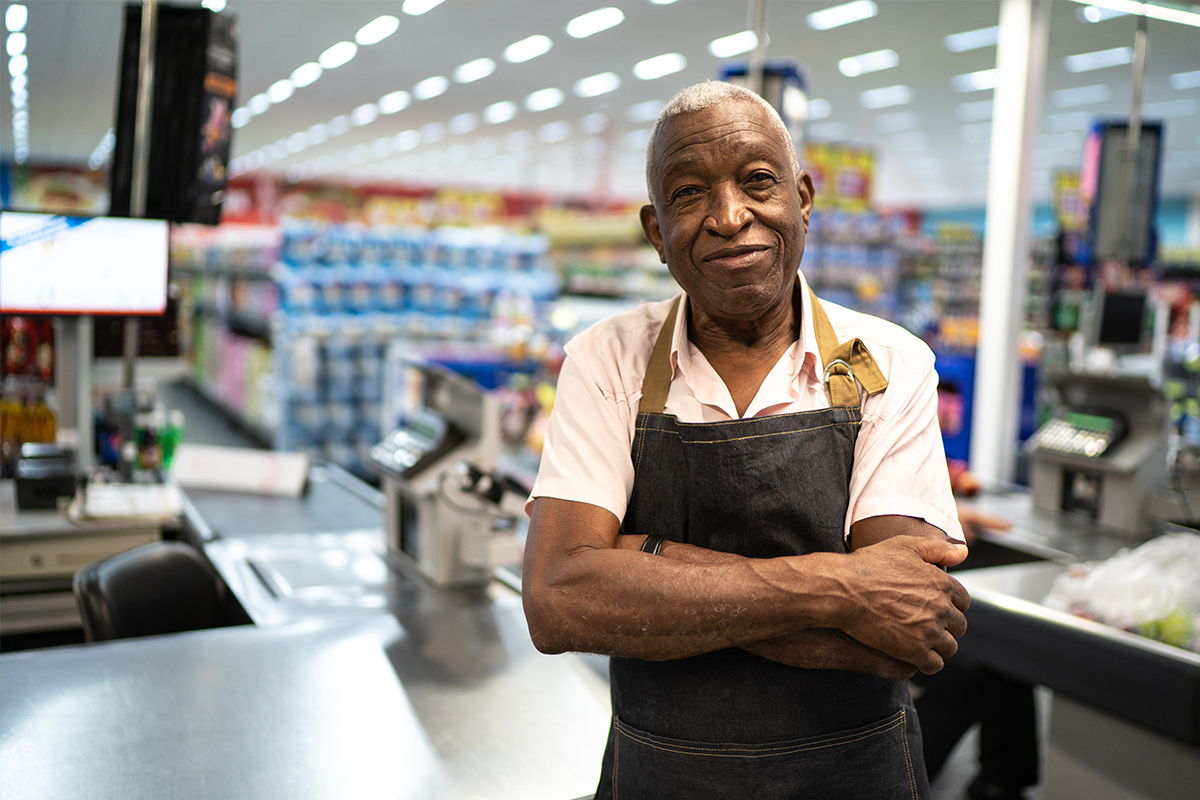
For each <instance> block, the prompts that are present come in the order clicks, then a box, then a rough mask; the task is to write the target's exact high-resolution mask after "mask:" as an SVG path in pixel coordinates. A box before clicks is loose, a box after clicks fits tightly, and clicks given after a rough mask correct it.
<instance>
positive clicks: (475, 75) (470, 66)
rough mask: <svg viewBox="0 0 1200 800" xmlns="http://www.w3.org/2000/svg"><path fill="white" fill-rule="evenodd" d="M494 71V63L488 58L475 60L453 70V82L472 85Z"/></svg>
mask: <svg viewBox="0 0 1200 800" xmlns="http://www.w3.org/2000/svg"><path fill="white" fill-rule="evenodd" d="M495 71H496V62H495V61H492V60H491V59H490V58H477V59H475V60H474V61H468V62H467V63H465V64H460V65H458V66H457V67H455V69H454V80H455V81H457V82H458V83H474V82H475V81H478V80H482V79H483V78H486V77H487V76H488V75H491V74H492V73H493V72H495Z"/></svg>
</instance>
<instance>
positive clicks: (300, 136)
mask: <svg viewBox="0 0 1200 800" xmlns="http://www.w3.org/2000/svg"><path fill="white" fill-rule="evenodd" d="M287 147H288V150H289V151H291V152H293V153H300V152H303V150H304V148H306V147H308V137H307V136H305V135H304V133H303V132H300V133H293V134H292V135H291V136H289V137H288V139H287Z"/></svg>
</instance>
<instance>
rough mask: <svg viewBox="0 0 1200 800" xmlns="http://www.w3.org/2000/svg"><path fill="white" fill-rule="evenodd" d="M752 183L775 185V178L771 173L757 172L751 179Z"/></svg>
mask: <svg viewBox="0 0 1200 800" xmlns="http://www.w3.org/2000/svg"><path fill="white" fill-rule="evenodd" d="M749 182H750V183H760V184H761V183H774V182H775V176H774V175H772V174H771V173H769V172H755V173H754V174H753V175H751V176H750V178H749Z"/></svg>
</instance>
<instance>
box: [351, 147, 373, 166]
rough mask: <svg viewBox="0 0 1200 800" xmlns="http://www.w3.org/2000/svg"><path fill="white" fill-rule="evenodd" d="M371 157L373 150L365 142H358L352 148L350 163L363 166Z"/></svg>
mask: <svg viewBox="0 0 1200 800" xmlns="http://www.w3.org/2000/svg"><path fill="white" fill-rule="evenodd" d="M370 158H371V150H370V148H368V147H367V146H366V145H365V144H356V145H354V147H352V148H350V163H351V164H353V165H355V166H356V167H357V166H362V165H363V164H365V163H367V161H369V160H370Z"/></svg>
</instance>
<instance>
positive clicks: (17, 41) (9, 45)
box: [5, 32, 26, 56]
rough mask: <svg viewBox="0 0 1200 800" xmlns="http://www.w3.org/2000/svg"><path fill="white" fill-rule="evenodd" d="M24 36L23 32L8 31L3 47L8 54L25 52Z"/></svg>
mask: <svg viewBox="0 0 1200 800" xmlns="http://www.w3.org/2000/svg"><path fill="white" fill-rule="evenodd" d="M25 44H26V38H25V34H23V33H19V32H18V33H10V34H9V35H8V41H6V42H5V49H6V50H8V54H9V55H10V56H19V55H21V54H22V53H24V52H25Z"/></svg>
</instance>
